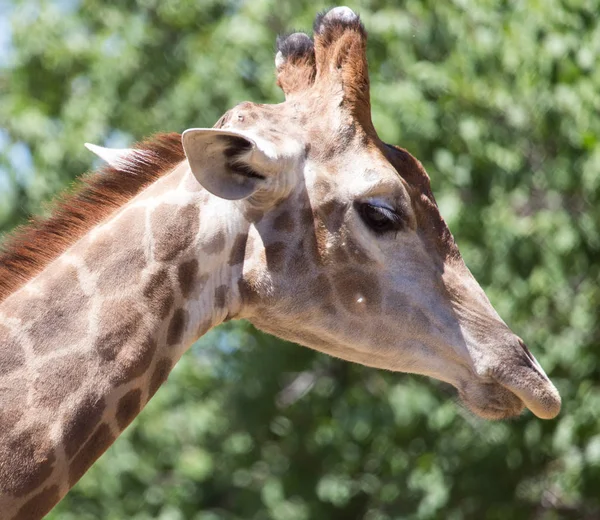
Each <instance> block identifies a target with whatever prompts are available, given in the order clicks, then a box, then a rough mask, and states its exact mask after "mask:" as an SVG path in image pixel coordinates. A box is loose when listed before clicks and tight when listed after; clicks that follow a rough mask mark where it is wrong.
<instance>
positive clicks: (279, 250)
mask: <svg viewBox="0 0 600 520" xmlns="http://www.w3.org/2000/svg"><path fill="white" fill-rule="evenodd" d="M285 250H286V247H285V244H284V243H283V242H274V243H272V244H269V245H268V246H267V247H265V255H266V258H267V266H268V269H269V271H274V272H278V271H281V269H283V264H284V261H285Z"/></svg>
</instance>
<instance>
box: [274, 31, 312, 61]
mask: <svg viewBox="0 0 600 520" xmlns="http://www.w3.org/2000/svg"><path fill="white" fill-rule="evenodd" d="M276 46H277V50H278V51H279V52H281V54H282V56H283V57H284V58H286V59H288V60H292V61H293V60H295V59H298V58H303V57H305V56H308V55H310V54H312V53H313V52H314V43H313V41H312V39H311V38H310V36H308V35H307V34H305V33H303V32H298V31H292V32H289V33H286V34H281V35H279V36H278V37H277V42H276Z"/></svg>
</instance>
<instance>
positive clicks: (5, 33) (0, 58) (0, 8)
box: [0, 0, 12, 69]
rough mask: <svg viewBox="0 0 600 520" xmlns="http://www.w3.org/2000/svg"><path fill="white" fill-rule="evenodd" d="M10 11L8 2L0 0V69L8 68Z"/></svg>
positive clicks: (9, 59)
mask: <svg viewBox="0 0 600 520" xmlns="http://www.w3.org/2000/svg"><path fill="white" fill-rule="evenodd" d="M11 12H12V6H11V5H10V4H9V2H8V1H4V0H2V1H0V69H3V68H8V67H9V65H10V62H11V58H12V29H11V26H10V15H11Z"/></svg>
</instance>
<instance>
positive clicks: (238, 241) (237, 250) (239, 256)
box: [229, 233, 248, 266]
mask: <svg viewBox="0 0 600 520" xmlns="http://www.w3.org/2000/svg"><path fill="white" fill-rule="evenodd" d="M247 240H248V235H244V234H242V233H240V234H238V236H237V237H235V241H234V242H233V247H232V248H231V255H230V256H229V265H230V266H234V265H238V264H241V263H242V262H243V261H244V255H245V253H246V241H247Z"/></svg>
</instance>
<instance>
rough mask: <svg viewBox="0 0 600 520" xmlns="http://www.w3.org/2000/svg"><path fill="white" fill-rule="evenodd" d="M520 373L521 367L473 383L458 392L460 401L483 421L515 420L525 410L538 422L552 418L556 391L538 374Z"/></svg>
mask: <svg viewBox="0 0 600 520" xmlns="http://www.w3.org/2000/svg"><path fill="white" fill-rule="evenodd" d="M523 372H525V370H523V367H517V368H516V369H513V370H510V371H503V372H502V373H501V374H499V375H495V376H493V377H492V379H491V380H489V381H486V382H484V383H482V382H480V381H477V382H473V383H471V384H466V385H463V387H462V388H461V389H460V390H459V395H460V397H461V400H462V401H463V402H464V403H465V405H466V406H467V407H468V408H469V409H470V410H471V411H472V412H473V413H475V414H476V415H479V416H480V417H483V418H484V419H492V420H494V419H508V418H511V417H516V416H518V415H521V413H522V412H523V410H524V409H525V407H527V408H528V409H529V410H530V411H531V412H532V413H533V414H534V415H536V416H537V417H538V418H540V419H553V418H554V417H556V416H557V415H558V414H559V412H560V407H561V400H560V395H559V393H558V390H557V389H556V388H555V387H554V385H553V384H552V383H551V382H550V380H549V379H547V378H546V377H542V376H541V374H540V373H539V372H537V371H534V370H527V372H528V373H527V374H525V373H523Z"/></svg>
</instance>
